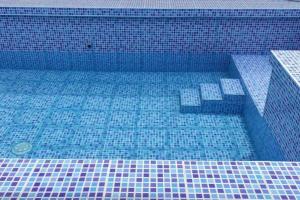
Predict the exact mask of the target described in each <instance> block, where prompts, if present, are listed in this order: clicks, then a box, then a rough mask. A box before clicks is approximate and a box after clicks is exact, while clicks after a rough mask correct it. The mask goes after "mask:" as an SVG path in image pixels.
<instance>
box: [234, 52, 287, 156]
mask: <svg viewBox="0 0 300 200" xmlns="http://www.w3.org/2000/svg"><path fill="white" fill-rule="evenodd" d="M271 72H272V65H271V63H270V62H269V58H268V56H259V55H234V56H232V63H231V65H230V67H229V73H230V74H231V76H232V77H236V78H239V79H240V80H241V83H242V85H243V88H244V91H245V93H246V96H245V103H244V104H245V105H244V112H243V115H244V117H245V118H244V119H245V122H246V125H247V130H248V133H249V137H250V139H251V141H252V143H253V144H254V147H255V149H256V152H259V154H258V158H257V159H259V160H285V158H284V152H283V151H282V149H281V147H280V145H279V144H278V142H277V140H276V138H275V137H274V134H273V133H272V131H271V130H270V128H269V126H268V124H267V122H266V120H265V118H264V116H263V112H264V108H265V104H266V99H267V93H268V88H269V82H270V79H271Z"/></svg>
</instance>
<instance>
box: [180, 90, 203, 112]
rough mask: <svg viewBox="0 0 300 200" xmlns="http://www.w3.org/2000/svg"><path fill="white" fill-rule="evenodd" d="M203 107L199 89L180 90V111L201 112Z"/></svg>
mask: <svg viewBox="0 0 300 200" xmlns="http://www.w3.org/2000/svg"><path fill="white" fill-rule="evenodd" d="M200 109H201V100H200V92H199V90H198V89H181V90H180V112H181V113H199V112H200Z"/></svg>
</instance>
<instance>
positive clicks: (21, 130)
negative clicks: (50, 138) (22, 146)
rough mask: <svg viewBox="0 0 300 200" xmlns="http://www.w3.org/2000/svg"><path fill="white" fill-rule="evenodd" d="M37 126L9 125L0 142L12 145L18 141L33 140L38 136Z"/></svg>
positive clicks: (31, 141)
mask: <svg viewBox="0 0 300 200" xmlns="http://www.w3.org/2000/svg"><path fill="white" fill-rule="evenodd" d="M39 129H40V128H39V127H38V126H34V125H19V126H11V127H10V129H9V130H7V131H8V132H7V133H6V134H5V135H4V141H3V142H2V143H1V146H3V145H7V146H8V147H10V148H11V147H12V145H15V144H18V143H20V142H29V143H33V141H34V140H35V139H36V138H37V137H38V134H39Z"/></svg>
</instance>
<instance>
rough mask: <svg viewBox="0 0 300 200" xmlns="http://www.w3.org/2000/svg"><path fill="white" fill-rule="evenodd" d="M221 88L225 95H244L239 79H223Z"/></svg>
mask: <svg viewBox="0 0 300 200" xmlns="http://www.w3.org/2000/svg"><path fill="white" fill-rule="evenodd" d="M220 83H221V89H222V92H223V94H224V95H232V96H244V95H245V93H244V90H243V87H242V84H241V82H240V80H239V79H229V78H226V79H221V80H220Z"/></svg>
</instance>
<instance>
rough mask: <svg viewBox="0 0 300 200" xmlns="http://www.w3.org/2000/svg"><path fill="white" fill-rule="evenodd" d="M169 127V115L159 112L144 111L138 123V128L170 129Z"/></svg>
mask: <svg viewBox="0 0 300 200" xmlns="http://www.w3.org/2000/svg"><path fill="white" fill-rule="evenodd" d="M169 125H170V121H169V117H168V114H167V113H161V112H158V111H151V112H149V111H142V112H141V113H140V115H139V119H138V122H137V126H138V127H140V128H152V127H156V128H168V127H169Z"/></svg>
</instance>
